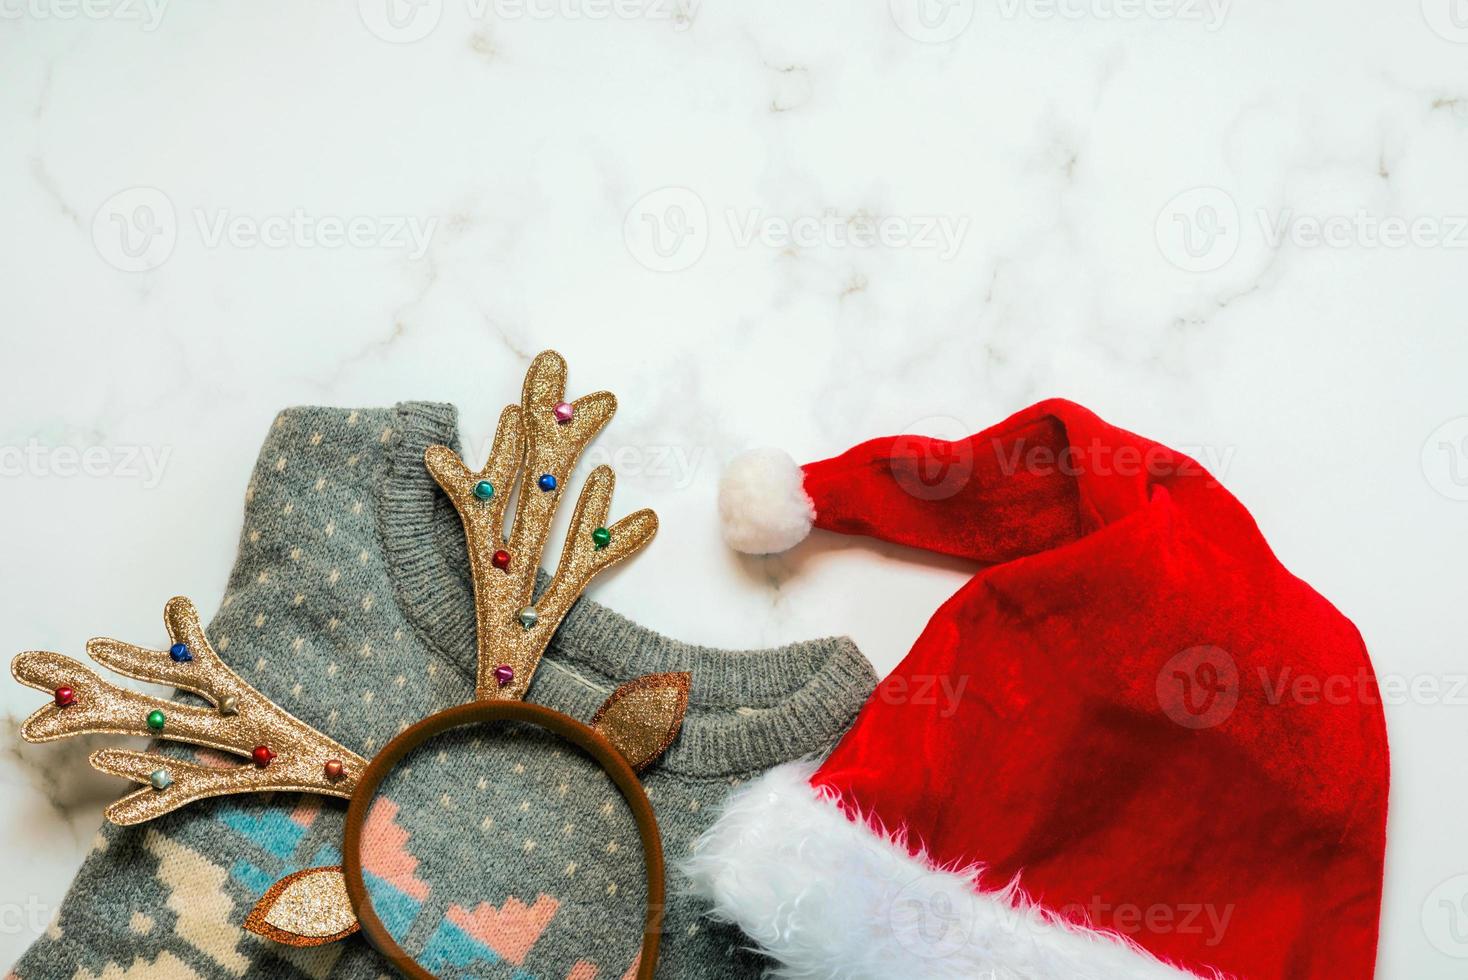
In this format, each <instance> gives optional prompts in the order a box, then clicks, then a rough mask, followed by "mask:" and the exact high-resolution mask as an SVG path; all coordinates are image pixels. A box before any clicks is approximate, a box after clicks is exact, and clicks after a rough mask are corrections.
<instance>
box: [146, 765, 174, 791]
mask: <svg viewBox="0 0 1468 980" xmlns="http://www.w3.org/2000/svg"><path fill="white" fill-rule="evenodd" d="M148 782H150V783H152V784H153V788H154V789H156V790H160V791H161V790H165V789H167V788H168V787H170V786H172V785H173V777H172V776H170V775H169V774H168V771H167V770H166V769H154V770H153V774H152V775H151V776H149V777H148Z"/></svg>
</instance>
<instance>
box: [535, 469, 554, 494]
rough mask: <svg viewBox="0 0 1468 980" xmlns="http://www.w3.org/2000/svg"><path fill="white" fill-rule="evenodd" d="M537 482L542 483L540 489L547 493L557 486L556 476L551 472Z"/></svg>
mask: <svg viewBox="0 0 1468 980" xmlns="http://www.w3.org/2000/svg"><path fill="white" fill-rule="evenodd" d="M536 482H538V483H539V484H540V489H542V490H544V491H545V492H546V493H550V492H551V491H552V490H554V489H555V488H556V478H555V477H553V476H551V475H550V474H549V473H546V474H544V475H543V476H541V478H540V479H539V480H538V481H536Z"/></svg>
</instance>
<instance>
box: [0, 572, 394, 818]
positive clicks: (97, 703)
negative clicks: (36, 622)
mask: <svg viewBox="0 0 1468 980" xmlns="http://www.w3.org/2000/svg"><path fill="white" fill-rule="evenodd" d="M163 621H164V623H165V624H166V625H167V627H168V636H169V642H170V643H172V647H171V648H170V649H169V650H168V651H166V652H165V651H156V650H148V649H145V648H143V647H138V646H133V645H132V644H130V643H122V642H120V641H118V640H108V639H97V640H92V641H90V642H89V643H87V653H88V654H90V655H91V657H92V659H93V660H95V661H97V662H98V663H100V664H102V665H103V666H105V667H108V668H110V669H112V670H114V671H116V672H117V673H119V674H123V675H124V676H127V677H131V678H134V679H136V680H141V681H150V682H152V683H155V684H165V685H168V686H170V687H176V688H180V689H182V690H185V691H189V692H192V693H194V694H197V695H199V696H200V697H202V698H204V699H206V700H207V701H209V702H210V704H211V706H210V707H202V706H197V705H190V704H180V703H177V702H174V701H166V700H163V699H161V698H155V697H151V696H149V695H146V694H142V693H140V692H138V691H134V690H130V689H128V688H124V687H118V686H116V685H114V684H109V683H107V682H106V681H104V680H102V678H100V677H98V676H97V675H96V674H94V673H92V671H91V670H89V669H87V668H86V667H85V666H83V665H82V664H80V663H78V662H77V661H75V660H72V659H71V658H69V657H63V656H62V655H61V654H58V653H47V652H43V651H32V652H29V653H22V654H20V655H19V656H17V657H16V658H15V660H14V661H13V662H12V664H11V668H10V670H11V673H12V674H13V675H14V676H15V679H16V680H18V681H20V682H21V683H22V684H25V685H26V686H28V687H33V688H36V689H37V690H41V691H47V692H49V693H51V694H52V695H53V696H54V698H55V700H54V702H53V703H52V704H49V705H47V706H45V707H44V708H41V709H40V710H39V711H37V712H36V713H35V714H33V715H31V717H30V718H29V719H27V720H26V723H25V725H24V726H22V728H21V735H22V737H24V738H25V739H26V741H28V742H51V741H55V740H56V739H60V738H67V737H69V736H72V735H97V734H102V735H149V736H155V737H159V738H163V739H167V740H168V741H171V742H187V743H189V744H191V745H202V746H205V747H207V748H211V749H218V750H220V751H223V752H230V753H234V754H236V755H241V756H244V757H245V758H248V759H250V760H251V762H250V764H248V765H243V766H231V767H226V768H211V767H209V766H202V765H196V764H193V763H187V762H180V761H178V760H176V759H170V758H167V757H165V756H161V755H156V754H153V753H148V752H134V751H131V750H126V749H103V750H101V751H99V752H94V753H93V754H92V757H91V762H92V765H93V766H94V767H95V768H97V769H100V770H101V771H103V772H107V773H111V774H112V775H114V776H121V777H123V778H125V779H131V780H133V781H135V782H139V783H143V784H144V785H145V787H146V788H145V789H141V790H138V791H137V792H134V793H131V794H129V795H127V796H125V797H123V798H122V799H120V800H118V801H117V802H116V803H114V804H112V805H111V806H110V807H108V808H107V814H106V815H107V819H108V820H111V821H112V822H113V823H115V824H122V825H128V824H136V823H143V822H144V821H147V820H151V819H153V818H154V817H157V816H161V815H163V814H165V813H169V812H170V811H173V810H176V809H178V808H179V807H182V806H186V805H188V804H189V803H192V802H193V801H195V800H201V799H204V798H206V797H210V796H227V795H231V794H235V793H253V792H259V791H263V790H282V791H288V792H301V793H321V794H324V795H328V796H342V797H350V796H351V795H352V789H353V788H354V787H355V786H356V784H357V779H358V778H359V777H360V775H361V773H362V770H363V769H364V768H365V767H366V762H365V761H364V760H363V759H362V758H361V757H360V756H357V755H355V754H354V753H352V752H349V751H348V750H347V749H345V748H343V747H342V746H340V745H338V744H337V743H336V742H333V741H332V740H331V739H329V738H327V737H326V736H325V735H322V734H321V733H320V732H318V731H316V729H314V728H312V727H310V726H309V725H307V724H305V723H304V722H302V721H299V720H298V719H296V718H294V717H292V716H291V715H290V714H288V713H286V712H285V711H283V710H281V709H280V708H278V707H276V706H275V705H274V704H273V703H271V701H270V700H269V699H267V698H266V697H265V696H264V695H263V694H261V693H260V692H259V691H257V690H255V689H254V688H253V687H251V686H250V685H249V684H246V683H245V682H244V681H243V680H241V679H240V678H239V675H237V674H235V673H234V671H232V670H230V669H229V668H228V667H227V666H225V664H224V661H223V660H221V659H219V655H218V654H217V653H215V652H214V648H213V647H212V646H211V645H210V644H209V640H208V638H207V637H205V635H204V630H203V628H202V627H201V626H200V625H199V612H198V610H197V609H195V608H194V604H193V603H192V602H190V601H189V600H187V599H184V598H181V597H180V598H174V599H170V600H169V602H168V605H167V607H166V608H165V609H164V611H163Z"/></svg>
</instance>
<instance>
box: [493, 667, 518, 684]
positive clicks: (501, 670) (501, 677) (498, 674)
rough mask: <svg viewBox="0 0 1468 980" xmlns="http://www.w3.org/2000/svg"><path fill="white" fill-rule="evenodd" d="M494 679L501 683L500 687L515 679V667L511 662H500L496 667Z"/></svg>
mask: <svg viewBox="0 0 1468 980" xmlns="http://www.w3.org/2000/svg"><path fill="white" fill-rule="evenodd" d="M494 679H495V681H497V682H498V683H499V686H500V687H504V686H505V685H506V684H508V683H510V681H512V680H514V679H515V668H514V667H511V666H510V665H509V664H500V665H499V666H498V667H496V668H495V669H494Z"/></svg>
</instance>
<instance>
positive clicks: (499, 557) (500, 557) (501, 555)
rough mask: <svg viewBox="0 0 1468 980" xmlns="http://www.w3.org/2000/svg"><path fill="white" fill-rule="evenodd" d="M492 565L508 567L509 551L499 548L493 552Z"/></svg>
mask: <svg viewBox="0 0 1468 980" xmlns="http://www.w3.org/2000/svg"><path fill="white" fill-rule="evenodd" d="M494 567H495V568H500V569H505V568H509V567H510V553H509V552H508V551H505V550H504V549H503V548H501V549H500V550H499V551H496V552H495V553H494Z"/></svg>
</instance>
